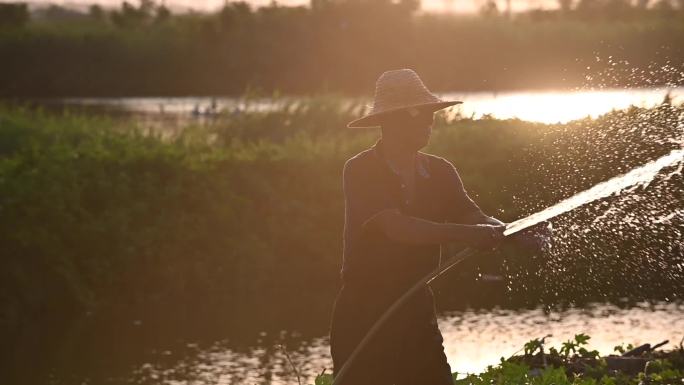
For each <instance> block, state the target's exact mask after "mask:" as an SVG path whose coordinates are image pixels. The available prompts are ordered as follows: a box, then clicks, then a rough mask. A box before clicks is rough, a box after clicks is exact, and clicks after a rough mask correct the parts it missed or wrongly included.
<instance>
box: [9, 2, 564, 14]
mask: <svg viewBox="0 0 684 385" xmlns="http://www.w3.org/2000/svg"><path fill="white" fill-rule="evenodd" d="M8 2H13V1H12V0H0V3H8ZM25 2H26V3H28V4H31V5H32V7H40V6H46V5H48V4H56V5H61V6H68V7H73V8H76V9H82V10H85V9H87V8H88V7H89V6H90V5H92V4H99V5H101V6H103V7H119V6H120V5H121V3H122V1H121V0H66V1H44V0H33V1H31V0H28V1H25ZM226 2H231V1H225V0H167V1H163V3H165V4H166V6H167V7H169V8H170V9H171V10H172V11H175V12H184V11H188V10H195V11H202V12H209V11H216V10H218V9H220V8H221V7H222V6H223V4H224V3H226ZM233 2H234V1H233ZM247 2H248V3H250V4H252V5H253V6H254V7H260V6H266V5H268V4H270V3H271V1H270V0H248V1H247ZM129 3H132V4H137V1H135V0H132V1H129ZM276 3H277V4H280V5H283V6H296V5H306V6H308V5H309V3H310V2H309V1H306V0H278V1H276ZM484 3H485V1H484V0H423V1H422V7H421V8H422V11H424V12H445V13H474V12H476V11H477V10H478V9H479V8H480V7H481V6H482V5H483V4H484ZM496 3H497V6H498V8H499V10H505V9H506V1H505V0H498V1H497V2H496ZM510 6H511V11H512V12H520V11H525V10H529V9H539V8H543V9H555V8H558V3H557V2H556V1H553V0H511V4H510Z"/></svg>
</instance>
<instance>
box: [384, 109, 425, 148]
mask: <svg viewBox="0 0 684 385" xmlns="http://www.w3.org/2000/svg"><path fill="white" fill-rule="evenodd" d="M434 123H435V111H433V110H431V109H426V108H422V109H421V108H410V109H403V110H400V111H397V112H394V113H391V114H388V115H387V116H386V117H385V118H383V121H382V133H383V136H384V137H390V138H389V140H391V141H392V142H395V143H400V144H401V145H402V147H406V148H407V149H411V150H416V151H417V150H420V149H421V148H423V147H425V146H426V145H427V144H428V142H429V141H430V133H431V132H432V127H433V125H434Z"/></svg>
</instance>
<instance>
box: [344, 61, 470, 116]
mask: <svg viewBox="0 0 684 385" xmlns="http://www.w3.org/2000/svg"><path fill="white" fill-rule="evenodd" d="M459 103H463V102H461V101H457V100H450V101H449V100H442V99H440V98H439V97H438V96H436V95H434V94H433V93H432V92H430V91H429V90H428V89H427V87H425V84H423V81H422V80H421V79H420V77H419V76H418V74H417V73H416V72H415V71H414V70H412V69H410V68H402V69H398V70H391V71H385V72H383V74H382V75H380V77H379V78H378V80H377V81H376V82H375V97H374V99H373V105H372V108H371V111H370V112H369V113H368V114H366V115H364V116H363V117H361V118H358V119H355V120H352V121H351V122H349V123H348V124H347V127H377V126H380V121H381V118H382V116H383V115H385V114H388V113H390V112H394V111H398V110H401V109H405V108H411V107H416V108H423V107H424V108H428V109H430V110H431V111H433V112H434V111H437V110H441V109H442V108H446V107H449V106H452V105H454V104H459ZM366 107H371V105H366Z"/></svg>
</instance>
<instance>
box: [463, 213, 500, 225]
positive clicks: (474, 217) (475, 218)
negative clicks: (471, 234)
mask: <svg viewBox="0 0 684 385" xmlns="http://www.w3.org/2000/svg"><path fill="white" fill-rule="evenodd" d="M463 223H470V224H478V223H481V224H487V225H495V226H506V223H504V222H502V221H500V220H498V219H496V218H494V217H490V216H488V215H487V214H485V213H483V212H482V210H478V211H474V212H472V213H470V214H467V215H465V216H464V217H463Z"/></svg>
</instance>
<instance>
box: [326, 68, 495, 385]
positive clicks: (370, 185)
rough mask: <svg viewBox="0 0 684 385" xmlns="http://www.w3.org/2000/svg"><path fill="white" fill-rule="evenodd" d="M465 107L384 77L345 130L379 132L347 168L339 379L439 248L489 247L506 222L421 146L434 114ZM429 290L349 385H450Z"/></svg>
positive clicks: (371, 351) (394, 323)
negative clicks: (360, 114) (371, 99)
mask: <svg viewBox="0 0 684 385" xmlns="http://www.w3.org/2000/svg"><path fill="white" fill-rule="evenodd" d="M458 103H461V102H460V101H445V100H442V99H440V98H439V97H437V96H436V95H434V94H432V93H431V92H430V91H428V89H427V88H426V87H425V85H424V84H423V82H422V80H421V79H420V77H419V76H418V75H417V74H416V73H415V72H414V71H413V70H411V69H398V70H392V71H386V72H384V73H383V74H382V75H381V76H380V77H379V78H378V80H377V82H376V85H375V97H374V102H373V107H372V110H371V112H370V113H369V114H367V115H366V116H363V117H361V118H359V119H356V120H353V121H351V122H349V124H348V125H347V127H377V126H380V127H381V131H382V136H381V138H380V139H379V140H377V141H376V142H375V144H374V145H373V146H371V147H370V148H369V149H367V150H364V151H362V152H361V153H359V154H357V155H355V156H354V157H352V158H351V159H349V160H348V161H347V162H346V164H345V165H344V170H343V189H344V196H345V223H344V246H343V264H342V272H341V275H342V288H341V289H340V291H339V293H338V295H337V298H336V300H335V306H334V310H333V314H332V320H331V324H330V348H331V355H332V359H333V366H334V367H333V376H336V375H337V374H338V373H339V371H340V369H341V368H342V366H343V365H344V364H345V362H346V360H347V358H348V357H349V356H350V354H351V353H352V351H353V350H354V348H355V347H356V346H357V345H358V344H359V342H360V341H361V339H362V338H363V337H364V335H365V334H366V332H367V331H368V330H369V329H370V328H371V326H372V325H373V323H374V322H375V321H376V320H377V319H378V318H379V317H380V316H381V315H382V313H383V312H384V311H385V310H387V308H388V307H389V306H390V305H391V304H392V303H393V302H394V300H395V299H397V298H398V297H399V296H401V295H402V294H403V293H404V292H405V291H406V290H407V289H408V288H409V287H411V286H412V285H413V284H414V283H415V282H417V281H418V280H419V279H420V278H421V277H423V276H425V275H426V274H428V273H429V272H430V271H434V270H435V269H436V268H437V267H438V266H439V261H440V244H446V243H451V242H457V243H460V244H461V245H464V246H471V247H474V248H478V249H492V248H494V247H496V246H497V245H498V244H499V243H500V242H501V241H502V239H503V231H504V227H505V225H504V223H503V222H501V221H500V220H498V219H496V218H493V217H490V216H487V215H486V214H484V213H483V212H482V210H480V208H479V207H478V206H477V204H475V202H473V200H472V199H471V198H470V197H469V196H468V194H467V193H466V190H465V189H464V187H463V184H462V182H461V178H460V177H459V174H458V172H457V171H456V169H455V168H454V166H453V165H452V164H451V163H450V162H449V161H448V160H446V159H444V158H441V157H438V156H434V155H430V154H427V153H424V152H420V151H419V150H420V149H421V148H423V147H424V146H426V145H427V144H428V141H429V138H430V131H431V129H432V126H433V123H434V113H435V112H436V111H438V110H440V109H443V108H445V107H448V106H451V105H454V104H458ZM442 342H443V339H442V335H441V333H440V331H439V328H438V327H437V319H436V315H435V304H434V299H433V295H432V291H431V290H430V288H429V287H428V286H427V285H426V286H425V288H424V290H422V291H420V292H419V293H418V294H416V295H414V296H413V297H411V298H410V299H409V300H408V301H407V302H406V303H404V305H402V307H401V308H400V309H399V310H398V311H397V312H396V313H395V314H394V315H392V317H391V318H390V319H389V320H388V321H387V323H386V324H384V325H383V327H382V328H381V329H380V330H379V331H378V333H377V334H376V335H374V336H373V339H372V340H371V342H370V343H369V344H368V345H366V346H365V347H364V349H363V350H362V351H361V353H360V354H359V355H358V356H357V357H356V359H355V360H354V361H353V363H352V365H351V366H350V368H349V369H348V371H347V372H346V373H345V375H344V377H343V379H341V384H342V385H391V384H396V385H400V384H401V385H404V384H405V385H447V384H449V385H451V384H452V383H453V382H452V376H451V368H450V366H449V364H448V363H447V359H446V356H445V354H444V349H443V346H442Z"/></svg>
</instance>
